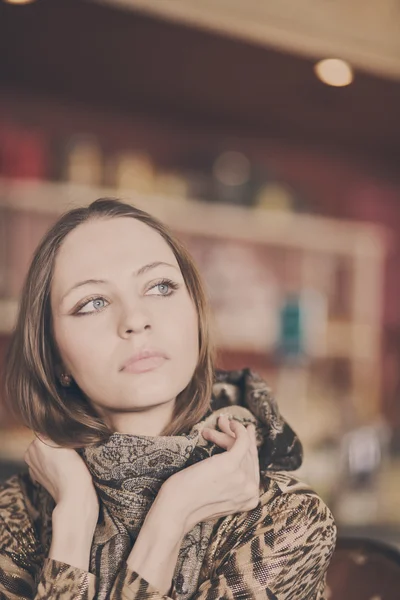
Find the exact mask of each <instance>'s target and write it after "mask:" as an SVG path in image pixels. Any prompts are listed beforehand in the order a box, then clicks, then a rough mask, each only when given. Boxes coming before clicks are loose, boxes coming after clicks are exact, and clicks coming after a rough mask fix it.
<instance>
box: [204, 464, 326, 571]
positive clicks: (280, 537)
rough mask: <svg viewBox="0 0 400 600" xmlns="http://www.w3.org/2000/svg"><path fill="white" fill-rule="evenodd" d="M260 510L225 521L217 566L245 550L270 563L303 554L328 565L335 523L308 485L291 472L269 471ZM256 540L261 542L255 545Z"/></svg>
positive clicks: (215, 558)
mask: <svg viewBox="0 0 400 600" xmlns="http://www.w3.org/2000/svg"><path fill="white" fill-rule="evenodd" d="M263 475H264V476H263V478H262V481H261V485H260V502H259V504H258V506H257V507H256V508H255V509H253V510H251V511H246V512H242V513H237V514H235V515H231V516H229V517H225V518H223V519H221V521H220V523H219V525H218V529H217V531H216V536H215V539H214V544H213V551H214V552H213V554H214V556H213V563H214V564H218V563H220V562H221V561H225V560H226V559H227V558H229V557H230V556H232V555H233V554H235V553H237V552H238V551H239V550H240V549H242V548H245V547H246V546H253V549H254V547H255V546H256V545H258V547H259V548H260V552H261V553H263V554H264V555H265V554H266V553H267V554H268V555H269V556H270V558H272V557H273V556H279V555H281V556H282V553H283V554H286V555H288V554H290V553H291V554H292V555H293V556H294V554H296V552H297V553H298V554H301V555H302V556H304V557H305V556H307V560H311V561H312V557H314V558H315V560H316V561H318V562H319V563H321V562H322V560H325V562H326V563H327V564H328V563H329V561H330V559H331V556H332V554H333V550H334V547H335V543H336V535H337V530H336V524H335V520H334V517H333V515H332V513H331V511H330V509H329V508H328V506H327V505H326V504H325V502H324V501H323V500H322V499H321V498H320V497H319V496H318V494H317V493H316V492H315V491H314V490H312V488H310V487H309V486H308V485H307V484H305V483H303V482H302V481H300V480H299V479H297V478H296V477H293V475H291V474H289V473H286V472H274V471H266V472H264V473H263ZM255 540H257V542H255Z"/></svg>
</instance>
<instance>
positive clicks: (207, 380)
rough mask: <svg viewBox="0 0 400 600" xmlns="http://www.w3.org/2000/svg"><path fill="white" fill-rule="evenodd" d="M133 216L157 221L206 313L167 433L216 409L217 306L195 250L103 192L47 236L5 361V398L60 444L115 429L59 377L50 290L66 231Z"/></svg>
mask: <svg viewBox="0 0 400 600" xmlns="http://www.w3.org/2000/svg"><path fill="white" fill-rule="evenodd" d="M118 217H132V218H133V219H137V220H138V221H141V222H143V223H145V224H146V225H148V226H149V227H152V228H153V229H155V230H156V231H158V233H159V234H160V235H161V236H162V237H163V238H164V240H165V241H166V242H167V244H168V245H169V246H170V248H171V249H172V251H173V253H174V255H175V257H176V259H177V262H178V264H179V267H180V269H181V272H182V275H183V278H184V281H185V285H186V287H187V289H188V292H189V294H190V297H191V299H192V301H193V302H194V304H195V307H196V310H197V314H198V331H199V358H198V362H197V365H196V368H195V371H194V373H193V376H192V379H191V381H190V382H189V384H188V385H187V386H186V388H185V389H184V390H182V392H180V394H178V396H177V398H176V402H175V407H174V413H173V416H172V419H171V422H170V423H169V424H168V425H167V426H166V427H165V428H164V430H163V431H162V432H161V434H160V435H179V434H180V433H184V432H186V431H189V430H190V428H191V427H192V426H193V425H194V424H195V423H197V422H198V421H199V420H200V419H201V418H202V417H203V416H204V414H205V413H206V412H207V410H208V409H209V407H210V399H211V391H212V384H213V380H214V360H215V347H214V344H213V343H212V341H211V334H210V313H209V304H208V301H207V297H206V294H205V290H204V286H203V283H202V281H201V277H200V274H199V272H198V270H197V268H196V266H195V264H194V262H193V259H192V257H191V256H190V254H189V252H188V251H187V249H186V248H185V247H184V246H183V244H182V243H181V242H180V241H179V240H178V239H177V238H175V236H174V235H173V234H172V233H171V232H170V231H169V230H168V228H167V227H166V226H165V225H163V223H161V222H160V221H159V220H158V219H156V218H155V217H153V216H152V215H150V214H149V213H147V212H145V211H142V210H140V209H138V208H136V207H134V206H132V205H130V204H126V203H124V202H121V201H119V200H115V199H110V198H100V199H98V200H95V201H94V202H92V203H91V204H90V205H89V206H88V207H82V208H76V209H73V210H70V211H68V212H67V213H65V214H64V215H62V216H61V217H60V219H58V221H57V222H56V223H55V224H54V225H53V226H52V227H51V229H50V230H49V231H48V232H47V233H46V234H45V236H44V237H43V239H42V241H41V242H40V244H39V246H38V248H37V249H36V252H35V254H34V257H33V259H32V262H31V265H30V268H29V271H28V274H27V276H26V279H25V282H24V286H23V290H22V294H21V302H20V307H19V312H18V316H17V322H16V326H15V329H14V332H13V334H12V338H11V343H10V345H9V348H8V352H7V355H6V362H5V378H4V381H5V400H6V404H7V406H8V407H9V409H10V410H11V412H12V413H13V414H14V415H15V416H16V417H17V418H18V419H19V420H20V421H21V422H22V423H23V424H24V425H26V426H27V427H29V428H30V429H31V430H33V431H34V432H36V433H38V434H42V435H45V436H48V437H49V438H51V439H52V440H54V441H55V442H56V443H57V444H60V445H62V446H64V447H69V448H80V447H84V446H86V445H89V444H94V443H98V442H101V441H104V440H105V439H107V437H108V436H109V435H110V434H111V433H112V431H111V430H110V429H109V427H108V426H107V425H106V424H105V423H104V421H103V420H102V419H101V417H100V416H99V415H97V414H96V412H95V410H94V408H93V407H92V406H91V405H90V404H89V402H88V401H87V399H86V397H85V395H84V394H83V392H82V391H81V389H80V388H79V387H78V385H77V384H76V383H75V382H72V385H71V387H68V388H65V387H62V386H61V384H60V382H59V380H58V378H57V376H56V365H57V364H60V362H61V361H60V356H59V353H58V350H57V347H56V343H55V340H54V335H53V331H52V314H51V306H50V288H51V281H52V277H53V271H54V263H55V259H56V256H57V252H58V249H59V248H60V246H61V244H62V243H63V241H64V239H65V238H66V236H67V235H68V234H69V233H70V232H71V231H72V230H73V229H75V228H76V227H77V226H78V225H80V224H81V223H84V222H85V221H89V220H92V219H98V218H100V219H103V218H104V219H109V218H118Z"/></svg>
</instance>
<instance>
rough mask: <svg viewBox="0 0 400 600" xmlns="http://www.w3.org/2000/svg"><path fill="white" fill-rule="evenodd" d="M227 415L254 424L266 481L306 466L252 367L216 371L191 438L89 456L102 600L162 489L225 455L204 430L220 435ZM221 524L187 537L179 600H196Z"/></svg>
mask: <svg viewBox="0 0 400 600" xmlns="http://www.w3.org/2000/svg"><path fill="white" fill-rule="evenodd" d="M222 412H223V413H226V414H228V415H231V418H235V419H237V420H238V421H240V422H241V423H243V424H244V425H247V424H248V423H254V425H255V427H256V438H257V447H258V450H259V460H260V471H261V474H262V473H263V472H264V471H266V470H271V469H272V470H294V469H297V468H298V467H299V466H300V464H301V460H302V447H301V444H300V442H299V440H298V438H297V436H296V434H295V433H294V432H293V430H292V429H291V428H290V427H289V425H288V424H287V423H286V422H285V421H284V419H283V418H282V417H281V416H280V414H279V411H278V408H277V405H276V403H275V401H274V399H273V397H272V394H271V390H270V389H269V387H268V385H267V383H266V382H265V381H264V380H263V379H262V378H261V377H260V376H259V375H258V374H257V373H255V372H254V371H252V370H251V369H249V368H246V369H242V370H237V371H226V370H222V369H218V370H216V372H215V379H214V384H213V390H212V397H211V402H210V408H209V410H208V411H207V413H206V415H205V416H204V417H203V419H202V420H201V421H200V422H199V423H197V424H196V425H195V426H194V427H192V429H191V430H190V432H189V433H187V434H182V435H173V436H158V437H151V436H141V435H131V434H121V433H114V434H112V435H111V436H110V437H109V438H108V440H107V441H106V442H105V443H102V444H99V445H96V446H90V447H87V448H85V449H84V450H83V451H82V452H81V455H82V458H83V459H84V461H85V462H86V465H87V467H88V469H89V471H90V473H91V475H92V478H93V482H94V485H95V487H96V490H97V493H98V496H99V498H100V514H99V521H98V524H97V527H96V531H95V534H94V539H93V544H92V550H91V559H90V570H91V572H92V573H94V574H95V575H98V576H99V575H100V574H101V578H99V580H100V584H99V592H98V598H99V600H105V598H107V597H108V594H109V592H110V590H111V588H112V585H113V582H114V580H115V577H116V575H117V573H118V571H119V570H120V568H121V567H122V564H123V562H124V561H125V560H126V559H127V557H128V555H129V553H130V551H131V548H132V545H133V544H134V543H135V540H136V538H137V536H138V534H139V532H140V529H141V526H142V525H143V522H144V519H145V517H146V515H147V513H148V511H149V510H150V508H151V505H152V503H153V502H154V500H155V498H156V496H157V494H158V492H159V490H160V488H161V486H162V484H163V483H164V482H165V481H166V480H167V479H168V478H169V477H171V475H173V474H174V473H176V472H178V471H179V470H181V469H183V468H186V467H188V466H190V465H192V464H195V463H196V462H198V461H200V460H203V459H205V458H207V457H209V456H212V455H214V454H217V453H220V452H223V451H224V450H223V449H222V448H220V447H219V446H217V445H216V444H214V443H212V442H210V441H207V440H205V439H204V438H203V437H202V436H201V431H202V429H203V428H204V427H210V428H213V429H216V428H218V425H217V419H218V417H219V415H220V414H221V413H222ZM218 520H219V519H211V520H208V521H205V522H202V523H198V524H197V525H196V526H195V527H194V528H193V529H192V530H191V531H190V532H189V533H188V534H186V535H185V537H184V538H183V541H182V544H181V547H180V550H179V555H178V560H177V564H176V568H175V572H174V577H173V590H174V597H175V598H177V599H178V600H188V598H190V596H192V595H193V594H194V593H195V591H196V589H197V587H198V579H199V575H200V569H201V566H202V563H203V559H204V557H205V554H206V551H207V548H208V546H209V543H210V539H211V537H212V533H213V529H214V526H215V525H216V523H217V521H218Z"/></svg>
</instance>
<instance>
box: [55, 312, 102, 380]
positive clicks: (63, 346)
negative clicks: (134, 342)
mask: <svg viewBox="0 0 400 600" xmlns="http://www.w3.org/2000/svg"><path fill="white" fill-rule="evenodd" d="M100 338H101V334H100V331H96V329H95V328H89V329H88V328H87V327H83V325H82V324H80V323H79V321H78V319H77V322H76V323H74V324H73V326H71V324H69V325H68V327H67V326H63V324H60V325H58V326H57V327H55V340H56V343H57V347H58V350H59V352H60V355H61V359H62V360H63V362H64V364H65V366H66V367H68V368H69V369H70V370H71V371H72V372H75V373H76V372H77V371H93V370H94V369H95V367H96V365H98V364H99V363H100V364H101V362H102V361H101V354H102V350H103V348H104V347H105V344H102V343H100Z"/></svg>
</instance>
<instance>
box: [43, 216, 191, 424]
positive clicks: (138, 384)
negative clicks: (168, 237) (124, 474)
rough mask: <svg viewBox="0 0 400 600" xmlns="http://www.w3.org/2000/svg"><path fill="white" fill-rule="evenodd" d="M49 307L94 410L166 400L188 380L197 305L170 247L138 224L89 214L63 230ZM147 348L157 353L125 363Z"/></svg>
mask: <svg viewBox="0 0 400 600" xmlns="http://www.w3.org/2000/svg"><path fill="white" fill-rule="evenodd" d="M157 263H158V264H157ZM161 263H167V264H161ZM139 269H141V270H142V272H141V273H139V274H137V271H139ZM88 280H90V281H88ZM164 280H166V281H164ZM174 288H176V289H174ZM51 306H52V314H53V327H54V335H55V341H56V344H57V347H58V350H59V352H60V356H61V359H62V361H63V367H64V370H65V372H67V373H68V374H70V375H71V376H72V377H73V379H74V380H75V381H76V383H77V384H78V385H79V387H80V388H81V390H82V391H83V392H84V393H85V394H86V396H87V397H88V398H89V399H90V401H91V403H92V404H93V406H94V407H95V408H97V409H99V413H100V414H107V409H111V412H114V411H116V412H125V411H129V410H130V409H133V410H135V409H138V410H140V409H145V408H150V407H155V406H157V405H160V404H162V403H166V402H169V403H170V402H171V401H173V400H175V398H176V396H177V395H178V394H179V392H181V391H182V390H183V389H184V388H185V387H186V386H187V384H188V383H189V382H190V380H191V378H192V375H193V372H194V370H195V368H196V364H197V359H198V352H199V347H198V316H197V310H196V307H195V305H194V303H193V302H192V300H191V298H190V296H189V293H188V291H187V289H186V286H185V283H184V279H183V276H182V273H181V271H180V269H179V266H178V263H177V260H176V258H175V255H174V253H173V251H172V249H171V248H170V247H169V246H168V244H167V242H166V241H165V240H164V239H163V238H162V237H161V235H160V234H159V233H158V232H157V231H155V230H154V229H152V228H151V227H149V226H147V225H145V224H144V223H142V222H140V221H137V220H136V219H133V218H130V217H118V218H112V219H102V220H100V219H99V220H92V221H88V222H86V223H83V224H82V225H79V226H78V227H77V228H76V229H74V230H73V231H72V232H71V233H70V234H68V236H67V237H66V239H65V240H64V243H63V244H62V246H61V248H60V250H59V253H58V256H57V258H56V261H55V266H54V278H53V282H52V288H51ZM146 349H150V350H156V351H158V352H160V353H161V354H163V355H164V357H161V358H158V359H154V362H151V363H150V359H149V360H148V361H142V362H139V363H136V365H135V367H131V368H127V367H124V365H126V362H127V361H129V359H131V358H132V356H133V355H134V354H135V353H137V352H139V351H141V350H146ZM149 367H153V368H151V369H150V370H145V371H144V370H141V372H135V368H136V370H137V369H145V368H146V369H147V368H149Z"/></svg>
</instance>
